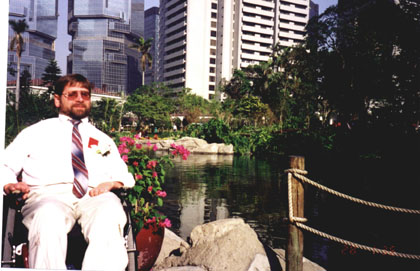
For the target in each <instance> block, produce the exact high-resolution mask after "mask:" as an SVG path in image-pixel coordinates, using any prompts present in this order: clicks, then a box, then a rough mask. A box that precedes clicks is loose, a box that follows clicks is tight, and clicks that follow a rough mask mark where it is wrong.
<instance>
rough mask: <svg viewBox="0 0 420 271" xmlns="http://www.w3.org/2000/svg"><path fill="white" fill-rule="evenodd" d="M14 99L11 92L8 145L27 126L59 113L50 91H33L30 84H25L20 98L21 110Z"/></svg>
mask: <svg viewBox="0 0 420 271" xmlns="http://www.w3.org/2000/svg"><path fill="white" fill-rule="evenodd" d="M23 75H24V78H25V77H26V73H23ZM27 79H28V78H27V77H26V79H23V80H22V81H23V82H25V81H26V80H27ZM29 80H30V79H29ZM14 101H15V97H14V95H13V94H11V93H9V94H8V95H7V104H6V146H7V145H8V144H9V143H10V142H12V140H13V139H14V138H15V137H16V135H17V134H18V133H19V132H20V131H21V130H22V129H24V128H25V127H27V126H30V125H32V124H34V123H37V122H38V121H40V120H43V119H47V118H52V117H55V116H56V115H57V110H56V108H55V106H54V103H53V99H52V97H51V95H50V94H48V93H41V94H39V93H32V91H31V90H30V88H29V86H28V87H25V86H24V85H23V88H22V95H21V98H20V99H19V103H20V105H19V108H20V109H19V111H16V109H15V106H14Z"/></svg>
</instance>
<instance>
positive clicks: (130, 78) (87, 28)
mask: <svg viewBox="0 0 420 271" xmlns="http://www.w3.org/2000/svg"><path fill="white" fill-rule="evenodd" d="M143 12H144V0H89V1H86V0H68V14H69V15H68V33H69V34H70V35H71V36H72V41H71V42H70V44H69V50H70V51H71V53H70V55H69V56H68V57H67V70H68V72H69V73H80V74H83V75H84V76H86V77H87V78H88V79H89V80H90V81H91V82H92V83H94V85H95V87H96V88H99V89H102V90H103V91H104V92H106V93H121V92H126V93H129V92H131V91H133V90H135V89H136V88H137V87H139V86H140V85H141V73H140V65H139V53H138V52H137V51H136V50H134V49H131V48H130V46H131V45H132V44H133V42H135V40H136V39H138V37H139V36H140V35H143V33H142V31H143V29H144V28H143V27H144V26H143V21H142V20H143V18H144V17H143V16H144V13H143Z"/></svg>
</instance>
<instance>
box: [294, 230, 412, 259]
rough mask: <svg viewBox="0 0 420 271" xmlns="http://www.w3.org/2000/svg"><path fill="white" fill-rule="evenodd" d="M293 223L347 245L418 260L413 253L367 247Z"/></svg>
mask: <svg viewBox="0 0 420 271" xmlns="http://www.w3.org/2000/svg"><path fill="white" fill-rule="evenodd" d="M295 225H296V226H297V227H299V228H301V229H304V230H307V231H309V232H311V233H313V234H316V235H319V236H321V237H324V238H327V239H329V240H332V241H335V242H338V243H341V244H344V245H348V246H351V247H355V248H358V249H362V250H366V251H370V252H372V253H378V254H382V255H389V256H395V257H400V258H406V259H412V260H420V255H414V254H406V253H400V252H394V251H389V250H386V249H378V248H374V247H369V246H365V245H361V244H358V243H354V242H351V241H347V240H344V239H341V238H338V237H335V236H333V235H330V234H327V233H325V232H322V231H319V230H317V229H314V228H312V227H309V226H307V225H305V224H302V223H300V222H295Z"/></svg>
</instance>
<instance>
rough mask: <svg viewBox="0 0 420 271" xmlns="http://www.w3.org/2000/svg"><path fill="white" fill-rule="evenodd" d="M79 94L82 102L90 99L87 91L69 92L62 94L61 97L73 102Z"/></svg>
mask: <svg viewBox="0 0 420 271" xmlns="http://www.w3.org/2000/svg"><path fill="white" fill-rule="evenodd" d="M79 93H80V96H82V99H83V100H85V101H87V100H89V99H90V93H89V92H87V91H71V92H68V93H66V94H63V96H64V97H66V99H67V100H70V101H74V100H76V99H77V98H78V97H79Z"/></svg>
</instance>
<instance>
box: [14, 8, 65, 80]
mask: <svg viewBox="0 0 420 271" xmlns="http://www.w3.org/2000/svg"><path fill="white" fill-rule="evenodd" d="M57 8H58V0H12V1H9V20H15V21H18V20H23V19H25V20H26V23H27V24H28V26H29V29H28V30H27V32H25V33H24V34H23V37H24V41H25V43H24V50H23V52H22V58H21V72H22V71H24V70H27V71H28V72H29V73H30V74H31V76H32V79H41V77H42V74H43V73H44V71H45V68H46V67H47V66H48V62H49V60H50V59H52V58H53V59H54V58H55V49H54V41H55V39H56V38H57V18H58V12H57ZM14 35H15V32H14V31H13V29H12V28H11V27H10V26H9V44H10V40H11V39H12V38H13V36H14ZM8 65H9V66H10V67H12V68H13V69H15V70H16V69H17V67H16V65H17V56H16V52H15V51H10V50H9V51H8ZM7 80H8V81H10V80H16V76H12V75H10V74H9V73H8V74H7Z"/></svg>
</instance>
